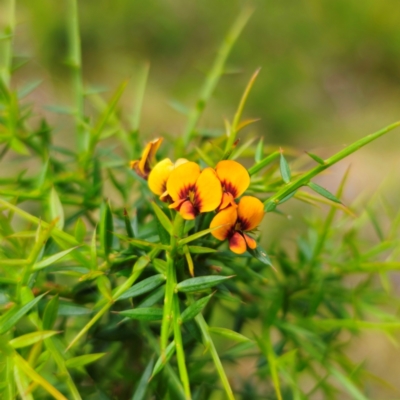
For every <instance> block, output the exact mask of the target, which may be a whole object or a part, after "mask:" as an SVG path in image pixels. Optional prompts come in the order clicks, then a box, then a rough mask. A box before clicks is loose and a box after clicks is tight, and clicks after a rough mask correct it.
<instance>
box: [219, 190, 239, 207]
mask: <svg viewBox="0 0 400 400" xmlns="http://www.w3.org/2000/svg"><path fill="white" fill-rule="evenodd" d="M228 206H232V207H237V204H236V203H235V200H234V198H233V196H232V194H231V193H228V192H224V193H222V201H221V204H220V205H219V208H218V209H219V210H223V209H225V208H226V207H228Z"/></svg>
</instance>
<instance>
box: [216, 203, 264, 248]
mask: <svg viewBox="0 0 400 400" xmlns="http://www.w3.org/2000/svg"><path fill="white" fill-rule="evenodd" d="M263 217H264V206H263V203H262V202H261V201H260V200H258V199H256V198H255V197H252V196H243V197H242V198H241V199H240V201H239V204H238V206H237V207H228V208H225V209H224V210H222V211H220V212H219V213H218V214H217V215H216V216H215V217H214V218H213V220H212V221H211V224H210V228H215V227H217V226H220V225H222V226H221V228H218V229H216V230H214V231H212V232H211V234H212V235H213V236H214V237H215V238H217V239H219V240H225V239H228V240H229V248H230V249H231V250H232V251H233V252H234V253H237V254H242V253H244V252H245V251H246V249H247V247H249V248H250V249H255V248H256V247H257V243H256V241H255V240H254V239H253V238H251V237H250V236H249V235H247V234H246V233H245V232H248V231H251V230H253V229H255V228H256V227H257V226H258V225H259V224H260V222H261V221H262V219H263Z"/></svg>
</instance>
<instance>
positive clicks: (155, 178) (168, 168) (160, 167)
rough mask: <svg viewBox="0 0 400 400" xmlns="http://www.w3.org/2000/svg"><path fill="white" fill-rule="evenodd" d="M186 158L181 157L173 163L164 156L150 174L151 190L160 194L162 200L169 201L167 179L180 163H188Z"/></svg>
mask: <svg viewBox="0 0 400 400" xmlns="http://www.w3.org/2000/svg"><path fill="white" fill-rule="evenodd" d="M187 162H188V160H186V159H185V158H179V159H178V160H176V161H175V163H173V162H172V161H171V160H170V159H169V158H164V160H161V161H160V162H159V163H157V164H156V165H155V166H154V168H153V169H152V170H151V172H150V174H149V179H148V184H149V188H150V190H151V191H152V192H153V193H154V194H156V195H158V196H160V200H161V201H167V199H168V197H169V195H168V191H167V181H168V178H169V176H170V175H171V172H172V171H173V170H174V169H175V168H176V167H179V166H180V165H182V164H184V163H187Z"/></svg>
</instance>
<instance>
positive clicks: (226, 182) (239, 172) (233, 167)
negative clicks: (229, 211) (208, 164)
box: [215, 160, 250, 210]
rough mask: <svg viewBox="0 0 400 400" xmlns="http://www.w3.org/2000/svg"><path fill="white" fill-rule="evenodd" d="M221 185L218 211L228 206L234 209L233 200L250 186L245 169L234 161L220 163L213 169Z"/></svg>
mask: <svg viewBox="0 0 400 400" xmlns="http://www.w3.org/2000/svg"><path fill="white" fill-rule="evenodd" d="M215 172H216V173H217V176H218V179H219V180H220V181H221V185H222V191H223V195H222V201H221V204H220V206H219V209H220V210H223V209H224V208H226V207H228V206H234V207H236V203H235V199H237V198H238V197H239V196H241V195H242V194H243V193H244V192H245V190H246V189H247V188H248V187H249V185H250V176H249V173H248V172H247V170H246V168H244V167H243V165H242V164H239V163H238V162H236V161H232V160H224V161H220V162H219V163H218V164H217V166H216V167H215Z"/></svg>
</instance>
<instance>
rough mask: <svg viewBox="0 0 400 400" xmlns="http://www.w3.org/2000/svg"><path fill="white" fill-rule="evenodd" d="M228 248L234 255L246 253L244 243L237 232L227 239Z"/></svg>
mask: <svg viewBox="0 0 400 400" xmlns="http://www.w3.org/2000/svg"><path fill="white" fill-rule="evenodd" d="M229 248H230V249H231V251H233V252H234V253H236V254H243V253H244V252H245V251H246V249H247V246H246V241H245V240H244V237H243V236H242V235H241V234H240V233H239V232H235V233H234V234H233V235H232V236H231V238H230V239H229Z"/></svg>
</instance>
